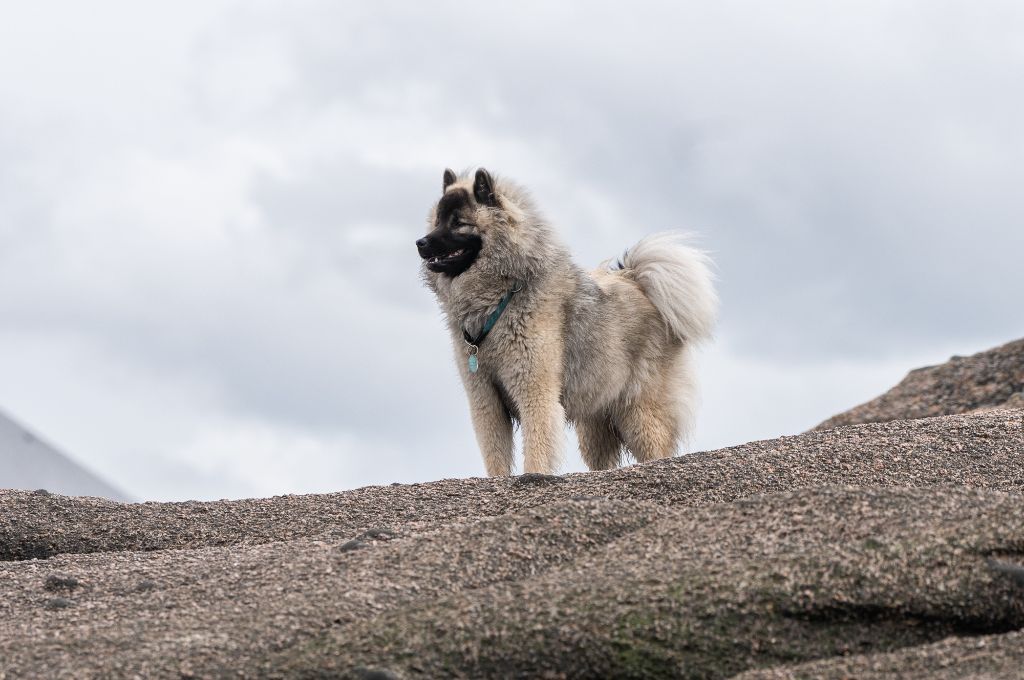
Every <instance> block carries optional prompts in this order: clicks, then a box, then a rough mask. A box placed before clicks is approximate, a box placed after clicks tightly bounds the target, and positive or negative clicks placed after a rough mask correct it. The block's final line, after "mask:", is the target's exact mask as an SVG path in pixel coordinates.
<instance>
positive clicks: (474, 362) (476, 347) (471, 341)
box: [462, 281, 523, 373]
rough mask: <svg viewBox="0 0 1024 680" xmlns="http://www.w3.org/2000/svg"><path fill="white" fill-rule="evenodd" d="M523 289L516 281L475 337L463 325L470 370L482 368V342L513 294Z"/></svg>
mask: <svg viewBox="0 0 1024 680" xmlns="http://www.w3.org/2000/svg"><path fill="white" fill-rule="evenodd" d="M522 289H523V284H522V283H521V282H519V281H516V282H515V285H514V286H513V287H512V288H510V289H509V291H508V292H507V293H505V294H504V295H502V296H501V300H500V301H499V302H498V306H497V307H496V308H495V309H494V311H493V312H491V313H490V314H489V315H488V316H487V318H486V319H485V320H484V327H483V328H482V329H480V333H479V334H478V335H477V336H476V337H473V336H472V335H470V334H469V331H467V330H466V327H465V326H463V327H462V337H463V338H464V339H465V340H466V345H467V346H468V347H469V372H470V373H476V372H477V371H478V370H479V369H480V361H479V360H478V359H477V358H476V355H477V352H479V351H480V343H482V342H483V341H484V340H485V339H486V338H487V335H488V334H489V333H490V332H491V329H492V328H494V324H496V323H498V319H499V318H501V315H502V313H503V312H504V311H505V308H506V307H508V303H509V301H510V300H511V299H512V296H513V295H515V294H516V293H518V292H519V291H521V290H522Z"/></svg>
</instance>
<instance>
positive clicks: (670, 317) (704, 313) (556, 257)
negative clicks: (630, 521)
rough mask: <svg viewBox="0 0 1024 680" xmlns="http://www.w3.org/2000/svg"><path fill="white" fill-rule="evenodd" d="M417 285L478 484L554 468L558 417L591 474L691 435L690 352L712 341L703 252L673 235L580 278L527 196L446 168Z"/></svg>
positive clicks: (482, 176)
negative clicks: (469, 430) (460, 406)
mask: <svg viewBox="0 0 1024 680" xmlns="http://www.w3.org/2000/svg"><path fill="white" fill-rule="evenodd" d="M429 227H430V231H429V233H428V234H427V235H426V236H424V237H423V238H421V239H419V240H418V241H416V247H417V248H418V250H419V254H420V257H421V258H422V271H423V278H424V280H425V282H426V284H427V286H428V287H429V288H430V289H431V290H432V291H433V292H434V294H435V295H436V296H437V299H438V302H439V303H440V306H441V309H442V311H443V312H444V316H445V318H446V320H447V324H448V328H449V330H450V331H451V335H452V341H453V343H454V346H455V354H456V359H457V362H456V363H457V364H458V366H459V372H460V374H461V376H462V382H463V385H464V386H465V388H466V395H467V396H468V398H469V407H470V412H471V414H472V419H473V428H474V430H475V432H476V438H477V443H478V444H479V446H480V451H481V453H482V455H483V459H484V464H485V466H486V468H487V473H488V474H489V475H510V474H512V470H513V464H514V455H513V440H512V428H513V423H515V422H517V421H518V422H520V423H521V425H522V437H523V456H524V463H523V471H524V472H539V473H547V474H551V473H554V472H556V471H557V470H558V468H559V466H560V464H561V456H562V442H563V438H564V426H565V423H566V421H568V422H570V423H572V424H574V425H575V427H576V432H577V434H578V438H579V443H580V452H581V454H582V456H583V460H584V462H586V464H587V466H588V467H589V468H590V469H591V470H603V469H608V468H613V467H616V466H618V465H619V464H620V463H621V462H622V460H623V451H628V452H629V453H630V454H632V455H633V457H634V458H635V459H636V460H637V462H644V461H649V460H653V459H656V458H667V457H669V456H672V455H674V453H675V452H676V449H677V447H678V445H679V442H680V440H681V439H683V438H685V437H687V436H688V435H689V434H690V432H691V429H692V426H693V413H694V407H695V400H696V388H695V380H694V370H693V366H692V359H691V353H690V348H691V346H692V345H693V344H695V343H698V342H701V341H702V340H706V339H708V338H709V337H710V335H711V331H712V327H713V325H714V320H715V312H716V308H717V297H716V295H715V291H714V287H713V285H712V276H711V274H710V271H709V265H710V262H709V260H708V258H707V256H706V255H705V254H704V253H702V252H701V251H699V250H696V249H694V248H692V247H690V246H688V245H686V244H685V242H683V240H682V238H681V237H679V236H678V235H674V234H656V235H653V236H648V237H646V238H644V239H643V240H641V241H640V242H639V243H637V244H636V245H635V246H633V247H632V248H630V249H629V250H627V251H626V253H625V255H624V256H623V257H622V258H621V259H620V260H619V261H618V262H616V263H614V264H608V263H606V264H605V265H602V266H601V267H600V268H598V269H597V270H595V271H592V272H589V273H588V272H585V271H584V270H582V269H581V268H579V267H578V266H576V265H575V264H573V262H572V260H571V259H570V257H569V253H568V251H567V250H566V248H565V247H564V246H563V245H562V244H561V243H560V242H559V241H558V239H557V238H556V237H555V235H554V233H553V232H552V230H551V228H550V227H549V226H548V224H547V223H546V222H545V221H544V219H543V218H542V217H541V216H540V214H539V212H538V211H537V209H536V208H535V206H534V204H533V201H532V200H531V199H530V197H529V195H528V194H527V193H526V192H525V191H524V190H523V189H522V188H521V187H519V186H517V185H516V184H514V183H512V182H510V181H508V180H505V179H503V178H499V177H495V176H492V175H491V174H490V173H489V172H487V171H486V170H484V169H483V168H481V169H479V170H477V171H476V173H475V174H473V175H472V176H471V175H470V174H468V173H466V174H464V175H462V176H457V175H456V174H455V173H454V172H452V171H451V170H445V171H444V178H443V195H442V196H441V199H440V200H439V201H438V202H437V204H436V205H435V206H434V207H433V208H432V209H431V211H430V216H429Z"/></svg>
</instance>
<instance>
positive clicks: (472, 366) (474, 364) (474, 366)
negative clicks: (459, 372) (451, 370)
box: [469, 354, 480, 373]
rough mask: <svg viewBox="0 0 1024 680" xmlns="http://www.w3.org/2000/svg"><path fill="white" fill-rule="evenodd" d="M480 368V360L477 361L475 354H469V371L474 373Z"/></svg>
mask: <svg viewBox="0 0 1024 680" xmlns="http://www.w3.org/2000/svg"><path fill="white" fill-rule="evenodd" d="M479 369H480V362H479V361H477V359H476V355H475V354H470V355H469V372H470V373H476V372H477V371H478V370H479Z"/></svg>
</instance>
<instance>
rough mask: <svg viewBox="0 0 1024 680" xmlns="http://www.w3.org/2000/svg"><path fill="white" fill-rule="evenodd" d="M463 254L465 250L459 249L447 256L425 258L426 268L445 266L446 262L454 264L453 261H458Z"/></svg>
mask: <svg viewBox="0 0 1024 680" xmlns="http://www.w3.org/2000/svg"><path fill="white" fill-rule="evenodd" d="M465 254H466V249H465V248H459V249H458V250H453V251H452V252H450V253H448V254H447V255H434V256H433V257H428V258H427V266H428V267H429V266H430V265H436V264H446V263H448V262H454V261H455V260H458V259H459V258H460V257H462V256H463V255H465Z"/></svg>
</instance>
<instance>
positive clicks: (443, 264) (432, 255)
mask: <svg viewBox="0 0 1024 680" xmlns="http://www.w3.org/2000/svg"><path fill="white" fill-rule="evenodd" d="M482 246H483V243H482V242H481V240H480V238H479V237H475V238H472V239H469V240H466V241H465V242H462V243H454V244H444V245H441V246H435V247H432V248H429V249H421V251H420V256H421V257H422V258H423V260H424V263H425V264H426V266H427V269H429V270H430V271H432V272H436V273H438V274H448V275H449V276H458V275H459V274H461V273H462V272H464V271H466V270H467V269H469V268H470V266H471V265H472V264H473V262H474V261H476V257H477V255H479V254H480V248H481V247H482Z"/></svg>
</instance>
